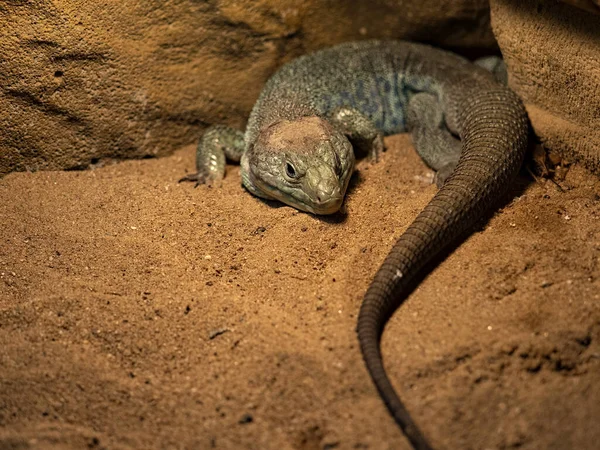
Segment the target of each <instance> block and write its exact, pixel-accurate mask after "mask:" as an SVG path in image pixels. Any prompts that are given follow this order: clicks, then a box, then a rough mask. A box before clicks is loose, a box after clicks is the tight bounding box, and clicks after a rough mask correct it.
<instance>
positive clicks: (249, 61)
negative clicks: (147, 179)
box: [0, 0, 495, 175]
mask: <svg viewBox="0 0 600 450" xmlns="http://www.w3.org/2000/svg"><path fill="white" fill-rule="evenodd" d="M369 37H386V38H392V37H393V38H410V39H417V40H422V41H428V42H431V43H435V44H440V45H443V46H446V47H455V48H456V47H463V48H466V47H488V48H489V47H493V46H494V45H495V44H494V40H493V36H492V34H491V30H490V27H489V10H488V6H487V0H460V1H455V0H441V1H440V0H420V1H414V0H413V1H400V0H397V1H393V0H373V1H366V0H365V1H351V2H350V1H345V0H329V1H323V0H304V1H302V0H280V1H275V0H257V1H251V0H212V1H192V0H175V1H168V2H165V1H157V0H154V1H152V0H145V1H142V0H126V1H119V2H116V1H111V0H103V1H102V0H94V1H81V0H60V1H59V0H55V1H49V0H31V1H24V0H8V1H5V2H2V3H0V69H1V70H0V175H1V174H3V173H7V172H9V171H12V170H38V169H65V168H77V167H87V166H88V165H89V164H90V163H94V162H96V161H99V160H102V159H104V158H140V157H144V156H154V155H164V154H167V153H170V152H171V151H172V150H174V149H175V148H177V147H179V146H181V145H184V144H189V143H192V142H194V141H195V140H196V139H197V137H198V136H199V135H200V134H201V132H202V130H203V129H204V127H205V126H207V125H209V124H212V123H228V124H230V125H234V126H243V124H244V122H245V119H246V117H247V115H248V113H249V111H250V108H251V107H252V104H253V102H254V100H255V99H256V97H257V96H258V93H259V92H260V88H261V86H262V85H263V83H264V81H265V80H266V78H267V77H268V76H269V75H270V74H271V73H272V72H273V71H274V70H275V69H276V68H277V67H278V66H279V65H281V64H282V63H283V62H284V61H286V60H288V59H290V58H292V57H294V56H297V55H299V54H302V53H305V52H307V51H311V50H314V49H317V48H320V47H323V46H327V45H331V44H335V43H338V42H342V41H347V40H351V39H359V38H369Z"/></svg>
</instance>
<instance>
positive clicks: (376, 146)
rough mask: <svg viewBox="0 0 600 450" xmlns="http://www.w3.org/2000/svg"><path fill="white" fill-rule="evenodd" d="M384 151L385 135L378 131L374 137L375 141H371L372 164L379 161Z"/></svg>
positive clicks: (370, 157) (370, 158) (370, 154)
mask: <svg viewBox="0 0 600 450" xmlns="http://www.w3.org/2000/svg"><path fill="white" fill-rule="evenodd" d="M383 152H385V145H384V144H383V135H382V134H381V133H377V135H376V136H375V139H373V142H372V143H371V148H370V149H369V160H370V161H371V164H375V163H377V162H379V158H380V156H381V154H382V153H383Z"/></svg>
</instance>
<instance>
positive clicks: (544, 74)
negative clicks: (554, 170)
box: [491, 0, 600, 173]
mask: <svg viewBox="0 0 600 450" xmlns="http://www.w3.org/2000/svg"><path fill="white" fill-rule="evenodd" d="M567 3H571V4H576V5H577V6H578V7H577V8H576V7H574V6H571V5H569V4H567ZM596 3H597V2H592V1H589V2H583V1H577V2H576V1H570V2H563V3H561V2H554V1H542V0H492V1H491V7H492V26H493V29H494V33H495V35H496V38H497V40H498V45H499V46H500V48H501V50H502V55H503V57H504V59H505V61H506V62H507V65H508V69H509V82H510V85H511V87H512V88H513V89H515V90H516V91H517V92H518V93H519V94H520V95H521V97H522V98H523V99H524V101H525V103H526V106H527V109H528V111H529V114H530V118H531V121H532V125H533V128H534V130H535V132H536V135H537V136H538V137H539V138H540V140H541V142H542V144H543V145H544V146H545V147H546V148H548V149H551V150H554V151H556V152H557V153H559V154H560V155H561V156H562V157H564V158H566V159H568V160H570V161H580V162H581V163H583V164H584V165H585V166H586V167H588V168H589V169H590V170H592V171H593V172H596V173H600V15H599V14H598V13H600V8H598V7H597V5H596Z"/></svg>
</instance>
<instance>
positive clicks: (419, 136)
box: [406, 92, 461, 187]
mask: <svg viewBox="0 0 600 450" xmlns="http://www.w3.org/2000/svg"><path fill="white" fill-rule="evenodd" d="M406 122H407V123H406V125H407V129H408V131H409V132H410V133H411V137H412V141H413V145H414V146H415V149H416V150H417V153H418V154H419V156H420V157H421V158H422V159H423V161H425V163H426V164H427V165H428V166H429V167H431V168H432V169H433V170H435V171H436V174H435V178H434V181H435V184H436V185H437V186H438V187H441V186H442V185H443V184H444V183H445V182H446V179H447V178H448V177H449V176H450V175H451V174H452V172H454V169H455V168H456V165H457V164H458V159H459V157H460V152H461V144H460V140H459V139H457V138H456V137H454V136H453V135H452V133H450V131H449V130H448V128H447V127H446V123H445V121H444V112H443V109H442V105H441V104H440V101H439V100H438V98H437V97H436V96H435V95H433V94H427V93H424V92H421V93H418V94H415V95H414V96H413V97H412V98H411V99H410V101H409V102H408V114H407V121H406Z"/></svg>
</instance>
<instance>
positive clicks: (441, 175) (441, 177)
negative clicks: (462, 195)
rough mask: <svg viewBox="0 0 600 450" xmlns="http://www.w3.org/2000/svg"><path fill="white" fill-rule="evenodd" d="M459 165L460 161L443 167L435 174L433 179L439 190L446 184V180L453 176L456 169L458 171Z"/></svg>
mask: <svg viewBox="0 0 600 450" xmlns="http://www.w3.org/2000/svg"><path fill="white" fill-rule="evenodd" d="M457 164H458V161H456V162H450V163H448V164H446V165H444V166H442V167H441V168H440V170H438V171H437V172H436V173H435V176H434V177H433V182H434V183H435V185H436V186H437V187H438V188H441V187H442V186H443V185H444V183H445V182H446V180H447V179H448V178H449V177H450V175H452V172H454V169H456V165H457Z"/></svg>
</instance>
